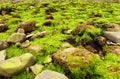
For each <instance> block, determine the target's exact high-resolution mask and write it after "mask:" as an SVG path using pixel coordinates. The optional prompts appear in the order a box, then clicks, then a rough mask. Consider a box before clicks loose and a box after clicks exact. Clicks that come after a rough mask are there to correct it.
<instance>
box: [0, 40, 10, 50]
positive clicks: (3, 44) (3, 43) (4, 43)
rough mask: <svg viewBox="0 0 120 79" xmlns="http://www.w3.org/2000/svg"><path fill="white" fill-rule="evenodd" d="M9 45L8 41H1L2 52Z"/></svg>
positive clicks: (0, 48)
mask: <svg viewBox="0 0 120 79" xmlns="http://www.w3.org/2000/svg"><path fill="white" fill-rule="evenodd" d="M8 46H9V44H8V43H7V42H6V41H0V50H3V49H6V48H7V47H8Z"/></svg>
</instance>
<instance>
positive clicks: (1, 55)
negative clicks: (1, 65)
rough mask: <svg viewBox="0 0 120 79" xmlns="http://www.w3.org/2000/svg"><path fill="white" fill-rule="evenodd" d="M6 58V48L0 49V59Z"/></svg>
mask: <svg viewBox="0 0 120 79" xmlns="http://www.w3.org/2000/svg"><path fill="white" fill-rule="evenodd" d="M5 58H6V50H2V51H0V61H3V60H5Z"/></svg>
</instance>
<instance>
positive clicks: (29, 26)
mask: <svg viewBox="0 0 120 79" xmlns="http://www.w3.org/2000/svg"><path fill="white" fill-rule="evenodd" d="M35 25H36V22H35V21H29V22H22V23H20V24H18V25H17V27H16V31H17V30H18V29H19V28H22V29H24V30H25V33H28V32H32V31H34V30H35Z"/></svg>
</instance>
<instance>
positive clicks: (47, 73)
mask: <svg viewBox="0 0 120 79" xmlns="http://www.w3.org/2000/svg"><path fill="white" fill-rule="evenodd" d="M35 79H68V78H67V77H66V76H65V75H64V74H61V73H58V72H55V71H51V70H44V71H43V72H41V73H40V74H38V75H37V76H36V77H35Z"/></svg>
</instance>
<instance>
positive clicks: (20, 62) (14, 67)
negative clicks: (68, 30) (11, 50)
mask: <svg viewBox="0 0 120 79" xmlns="http://www.w3.org/2000/svg"><path fill="white" fill-rule="evenodd" d="M34 62H35V60H34V57H33V55H32V54H30V53H26V54H23V55H21V56H18V57H13V58H10V59H7V60H5V61H0V75H1V76H6V77H11V76H12V75H15V74H17V73H18V72H20V71H22V70H24V69H25V68H26V67H29V66H31V65H33V64H34Z"/></svg>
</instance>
